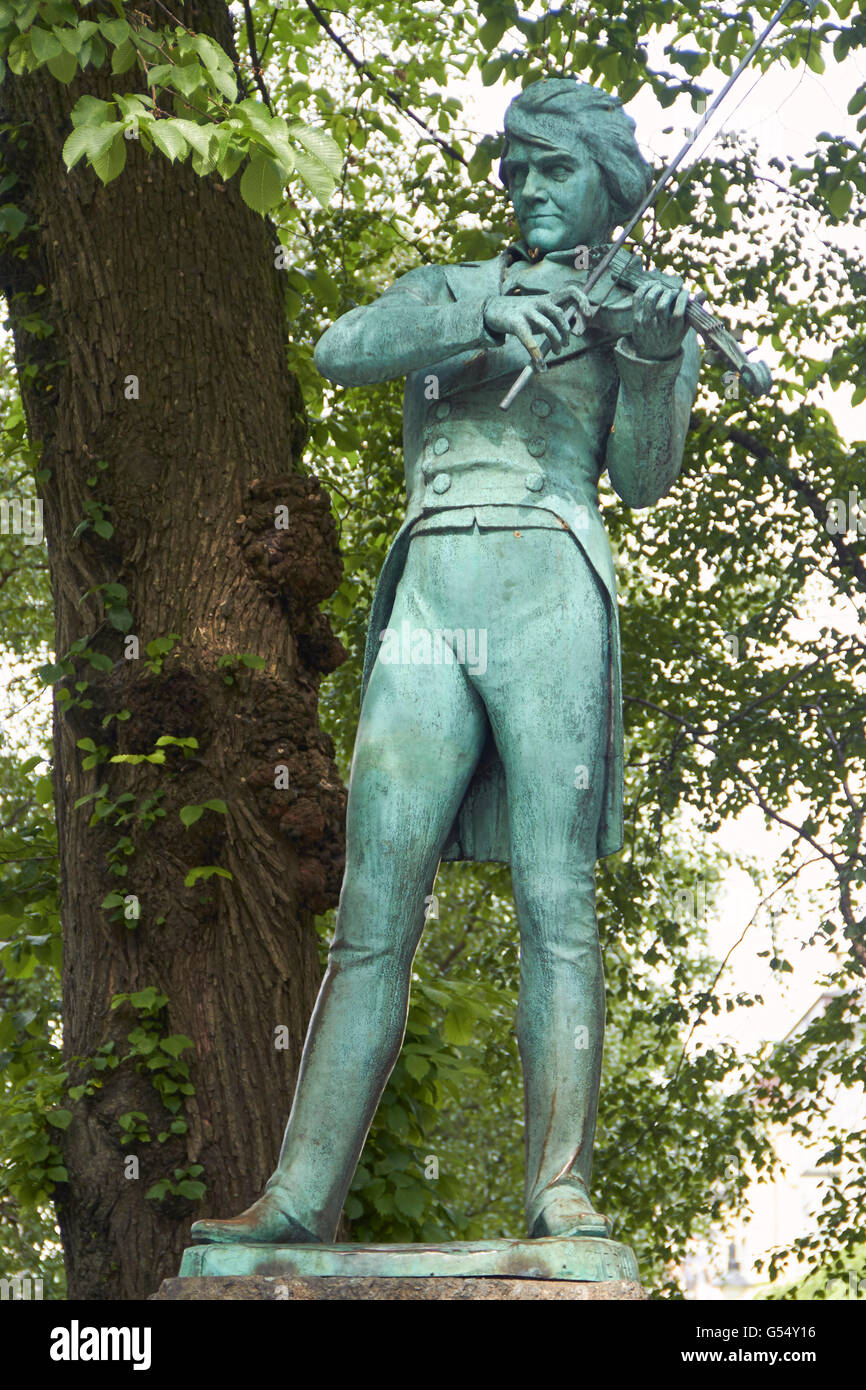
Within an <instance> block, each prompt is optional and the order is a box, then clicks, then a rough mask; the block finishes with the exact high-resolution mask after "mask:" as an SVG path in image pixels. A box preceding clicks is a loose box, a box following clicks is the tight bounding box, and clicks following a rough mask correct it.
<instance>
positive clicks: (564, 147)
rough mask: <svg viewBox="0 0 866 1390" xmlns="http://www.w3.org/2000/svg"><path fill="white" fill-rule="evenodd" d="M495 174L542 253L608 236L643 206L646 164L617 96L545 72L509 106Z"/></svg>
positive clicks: (530, 243)
mask: <svg viewBox="0 0 866 1390" xmlns="http://www.w3.org/2000/svg"><path fill="white" fill-rule="evenodd" d="M499 173H500V177H501V178H502V181H503V183H504V184H505V185H506V187H507V188H508V192H509V194H510V197H511V201H512V204H513V205H514V211H515V213H516V215H517V221H518V224H519V226H520V230H521V233H522V235H523V238H524V240H525V241H526V243H527V245H528V246H530V247H533V248H537V249H538V250H539V251H542V252H545V251H560V250H566V249H570V248H571V247H573V246H584V245H585V246H592V245H597V244H598V243H600V242H603V241H606V240H607V239H608V237H609V236H610V233H611V231H612V229H613V228H614V227H615V226H617V225H618V224H619V223H621V222H625V221H626V220H627V218H628V217H629V216H631V214H632V213H634V212H636V211H637V209H638V208H639V207H640V204H641V202H642V201H643V198H644V196H645V195H646V191H647V189H648V187H649V175H650V170H649V165H648V164H647V162H646V160H645V159H644V158H643V155H642V154H641V152H640V150H639V149H638V147H637V142H636V140H635V138H634V121H633V120H632V118H631V117H630V116H627V115H626V113H625V111H624V110H623V108H622V103H621V102H620V101H619V99H618V98H617V97H612V96H610V94H609V93H608V92H603V91H601V90H600V89H599V88H598V87H591V86H590V85H589V84H588V83H586V82H577V81H575V80H574V79H573V78H569V77H550V78H543V79H542V80H541V81H539V82H533V83H532V84H531V85H530V86H529V87H526V88H525V89H524V91H522V92H521V93H520V96H518V97H515V99H514V101H512V103H511V105H510V106H509V107H508V110H507V111H506V113H505V145H504V148H503V151H502V159H501V162H500V165H499Z"/></svg>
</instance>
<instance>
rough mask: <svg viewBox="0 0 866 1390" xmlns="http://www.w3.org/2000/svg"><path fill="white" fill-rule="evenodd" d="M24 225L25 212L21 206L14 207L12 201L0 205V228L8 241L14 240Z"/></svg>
mask: <svg viewBox="0 0 866 1390" xmlns="http://www.w3.org/2000/svg"><path fill="white" fill-rule="evenodd" d="M26 226H27V214H26V213H24V212H22V210H21V208H18V207H16V206H15V204H14V203H3V205H2V206H0V229H2V231H3V232H5V234H6V236H8V237H9V239H10V241H14V240H15V238H16V237H17V236H18V235H19V234H20V233H21V232H23V230H24V228H25V227H26Z"/></svg>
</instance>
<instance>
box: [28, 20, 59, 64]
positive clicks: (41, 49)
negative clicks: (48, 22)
mask: <svg viewBox="0 0 866 1390" xmlns="http://www.w3.org/2000/svg"><path fill="white" fill-rule="evenodd" d="M30 46H31V48H32V49H33V56H34V58H36V59H37V60H38V61H39V62H40V63H47V62H48V60H49V58H56V57H57V55H58V54H59V53H62V52H63V45H62V44H61V42H60V40H59V39H58V38H57V37H56V36H55V35H54V34H52V33H51V30H50V29H40V28H39V26H38V25H34V27H33V28H32V29H31V30H30Z"/></svg>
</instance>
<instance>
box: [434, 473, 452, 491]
mask: <svg viewBox="0 0 866 1390" xmlns="http://www.w3.org/2000/svg"><path fill="white" fill-rule="evenodd" d="M450 486H451V474H450V473H437V474H436V477H435V478H434V479H433V491H434V492H447V491H448V489H449V487H450Z"/></svg>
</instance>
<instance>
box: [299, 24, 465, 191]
mask: <svg viewBox="0 0 866 1390" xmlns="http://www.w3.org/2000/svg"><path fill="white" fill-rule="evenodd" d="M304 4H305V5H306V7H307V9H308V10H309V11H310V14H311V15H312V16H313V18H314V20H315V21H316V23H317V24H318V25H320V27H321V28H322V29H324V31H325V33H326V34H327V35H328V38H329V39H331V40H332V41H333V42H334V43H335V44H336V45H337V47H338V48H339V50H340V52H341V53H342V54H343V57H344V58H348V60H349V62H350V63H351V64H352V67H353V68H354V69H355V71H356V72H357V73H360V74H361V75H362V76H363V77H369V78H370V80H371V81H372V82H377V83H379V84H381V82H382V79H381V78H380V77H377V76H376V74H375V73H374V72H373V70H372V68H371V67H370V65H369V63H365V62H364V61H363V59H361V58H358V57H356V55H355V54H354V53H353V52H352V50H351V48H350V47H349V45H348V44H347V43H346V41H345V39H341V38H340V35H339V34H338V33H336V31H335V30H334V29H332V28H331V26H330V24H329V23H328V21H327V19H326V18H325V15H324V14H323V13H322V11H321V10H320V9H319V7H318V5H317V4H316V3H315V0H304ZM384 91H385V96H386V97H387V98H388V100H389V101H390V103H391V105H392V106H396V108H397V110H398V111H402V113H403V115H404V116H408V117H409V120H410V121H414V122H415V124H416V125H418V126H420V127H421V129H422V130H423V131H425V132H426V134H427V135H429V136H430V138H431V140H435V141H436V144H437V145H439V146H440V148H441V149H443V150H444V151H445V153H446V154H447V155H450V157H451V158H452V159H456V160H457V161H458V162H459V163H460V164H462V165H463V167H464V168H468V167H469V161H468V159H464V158H463V155H462V154H461V153H460V151H459V150H458V149H457V148H456V147H455V146H454V145H452V144H451V143H450V141H448V140H443V139H442V136H441V135H437V134H436V132H435V130H431V129H430V127H429V125H427V123H426V121H424V120H422V119H421V117H420V116H419V115H418V113H417V111H413V110H412V107H411V106H406V105H405V104H404V102H403V101H402V99H401V97H400V94H399V93H398V92H395V91H394V90H393V88H391V87H385V88H384Z"/></svg>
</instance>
